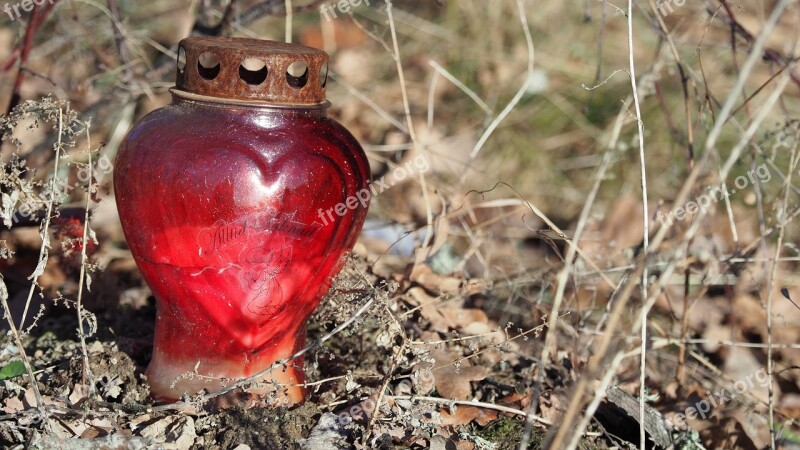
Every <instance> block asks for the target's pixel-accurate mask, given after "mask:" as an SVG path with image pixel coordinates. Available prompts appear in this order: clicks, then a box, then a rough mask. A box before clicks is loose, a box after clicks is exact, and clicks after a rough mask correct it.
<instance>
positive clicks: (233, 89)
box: [175, 36, 328, 106]
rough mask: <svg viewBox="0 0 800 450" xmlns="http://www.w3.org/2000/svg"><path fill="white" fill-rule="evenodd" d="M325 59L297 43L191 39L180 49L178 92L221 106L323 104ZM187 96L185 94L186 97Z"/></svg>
mask: <svg viewBox="0 0 800 450" xmlns="http://www.w3.org/2000/svg"><path fill="white" fill-rule="evenodd" d="M327 77H328V54H327V53H325V52H324V51H322V50H318V49H315V48H310V47H306V46H303V45H299V44H286V43H283V42H275V41H267V40H260V39H247V38H230V37H208V36H193V37H189V38H186V39H184V40H182V41H181V42H180V44H179V47H178V74H177V80H176V83H175V84H176V93H177V94H179V95H184V96H188V97H197V96H202V97H213V98H215V99H218V100H221V101H226V100H228V101H234V102H236V103H240V102H248V103H249V102H256V103H268V104H278V105H299V106H302V105H306V106H313V105H323V104H326V101H325V84H326V82H327ZM186 94H188V95H186Z"/></svg>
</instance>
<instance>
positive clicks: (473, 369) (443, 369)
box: [431, 350, 489, 400]
mask: <svg viewBox="0 0 800 450" xmlns="http://www.w3.org/2000/svg"><path fill="white" fill-rule="evenodd" d="M431 357H432V358H433V359H435V360H436V362H435V363H434V365H433V367H432V368H431V369H432V372H433V376H434V379H435V382H434V383H435V386H436V392H438V393H439V396H440V397H442V398H447V399H454V400H469V399H471V398H472V395H473V394H472V386H471V385H470V383H471V382H473V381H480V380H483V379H484V378H486V377H487V376H488V375H489V369H487V368H485V367H480V366H473V365H471V363H470V362H469V361H460V362H456V361H457V360H458V358H459V357H458V355H455V354H453V353H452V352H450V351H449V350H432V351H431Z"/></svg>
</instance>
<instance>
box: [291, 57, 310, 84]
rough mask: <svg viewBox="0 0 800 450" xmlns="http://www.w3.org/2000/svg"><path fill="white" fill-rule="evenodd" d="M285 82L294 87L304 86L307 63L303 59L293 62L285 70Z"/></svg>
mask: <svg viewBox="0 0 800 450" xmlns="http://www.w3.org/2000/svg"><path fill="white" fill-rule="evenodd" d="M286 82H287V83H289V86H291V87H293V88H295V89H300V88H302V87H303V86H305V85H306V83H308V65H307V64H306V63H304V62H303V61H295V62H293V63H292V64H291V65H290V66H289V68H288V69H287V70H286Z"/></svg>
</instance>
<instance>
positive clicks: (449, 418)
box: [439, 405, 499, 427]
mask: <svg viewBox="0 0 800 450" xmlns="http://www.w3.org/2000/svg"><path fill="white" fill-rule="evenodd" d="M439 414H440V415H441V417H442V424H444V425H466V424H468V423H470V422H472V421H473V420H474V421H475V423H477V424H478V425H480V426H482V427H484V426H486V425H487V424H488V423H489V422H491V421H493V420H497V416H498V415H499V412H498V411H495V410H493V409H487V408H478V407H475V406H465V405H456V406H455V411H453V413H452V414H450V412H449V411H448V410H447V408H445V409H443V410H441V411H440V412H439Z"/></svg>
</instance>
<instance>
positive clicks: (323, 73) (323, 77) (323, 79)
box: [319, 63, 328, 89]
mask: <svg viewBox="0 0 800 450" xmlns="http://www.w3.org/2000/svg"><path fill="white" fill-rule="evenodd" d="M327 84H328V63H325V64H323V65H322V67H320V69H319V85H320V86H322V88H323V89H324V88H325V86H326V85H327Z"/></svg>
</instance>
